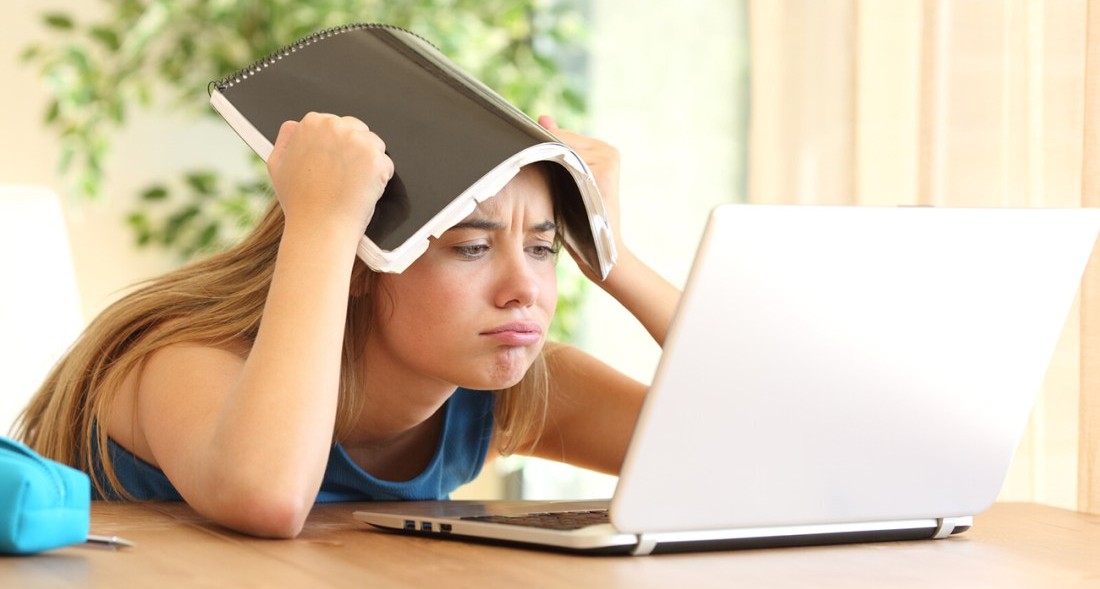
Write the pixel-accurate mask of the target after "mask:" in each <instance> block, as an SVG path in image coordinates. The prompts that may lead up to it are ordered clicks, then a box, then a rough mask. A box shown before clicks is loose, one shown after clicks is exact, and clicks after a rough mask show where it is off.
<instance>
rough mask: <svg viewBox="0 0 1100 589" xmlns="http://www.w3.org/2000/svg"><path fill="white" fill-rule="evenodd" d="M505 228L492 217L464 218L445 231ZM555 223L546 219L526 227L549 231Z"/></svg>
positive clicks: (536, 231)
mask: <svg viewBox="0 0 1100 589" xmlns="http://www.w3.org/2000/svg"><path fill="white" fill-rule="evenodd" d="M504 228H505V225H504V223H501V222H500V221H494V220H492V219H466V220H465V221H461V222H459V223H457V224H455V225H452V226H451V228H450V229H448V230H447V231H453V230H456V229H457V230H461V229H477V230H480V231H501V230H503V229H504ZM557 228H558V226H557V224H555V223H554V222H553V221H551V220H549V219H547V220H545V221H543V222H541V223H535V224H534V225H531V226H530V227H528V228H527V231H528V232H529V233H549V232H551V231H556V230H557Z"/></svg>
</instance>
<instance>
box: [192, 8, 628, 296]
mask: <svg viewBox="0 0 1100 589" xmlns="http://www.w3.org/2000/svg"><path fill="white" fill-rule="evenodd" d="M210 102H211V104H212V105H213V107H214V109H215V110H216V111H217V112H218V113H219V114H220V115H221V116H222V118H224V119H225V120H226V122H228V123H229V125H230V126H231V127H232V128H233V129H234V130H235V131H236V132H237V134H238V135H240V137H241V138H242V139H244V141H245V142H246V143H247V144H248V145H249V147H251V148H252V150H253V151H255V152H256V153H257V154H258V155H259V156H260V157H261V158H263V159H264V160H266V159H267V157H268V156H269V155H270V153H271V149H272V146H273V144H274V142H275V138H276V137H277V135H278V132H279V127H280V126H281V125H282V123H283V122H285V121H288V120H300V119H301V118H302V117H303V116H305V115H306V114H307V113H309V112H311V111H315V112H324V113H332V114H337V115H341V116H348V115H350V116H355V117H357V118H359V119H361V120H363V121H364V122H366V123H367V125H369V126H370V128H371V129H372V130H374V131H375V132H376V133H378V135H379V136H381V137H382V139H383V140H384V141H385V142H386V148H387V149H386V151H387V153H388V154H389V156H390V158H391V159H392V160H393V162H394V168H395V170H394V171H395V173H394V177H393V179H392V180H390V183H389V185H388V186H387V187H386V190H385V192H384V193H383V195H382V198H381V200H380V201H379V202H378V204H377V206H376V210H375V213H374V217H373V218H372V219H371V221H370V224H369V226H368V227H367V230H366V234H365V235H364V236H363V239H362V240H361V241H360V243H359V248H358V254H359V257H360V258H362V259H363V261H365V262H366V263H367V264H368V265H369V266H370V267H371V268H373V269H374V270H377V271H381V272H401V271H402V270H404V269H405V268H407V267H408V265H409V264H411V263H412V262H413V261H414V260H415V259H416V258H417V257H418V256H419V255H420V254H421V253H423V252H424V250H425V249H426V248H427V246H428V240H429V239H430V238H431V237H432V236H439V235H440V234H441V233H443V232H444V231H446V230H447V229H448V228H450V227H451V226H453V225H454V224H456V223H458V222H459V221H461V220H462V219H463V218H465V217H466V216H467V215H469V214H470V213H471V212H473V210H474V207H475V206H476V205H477V203H478V202H481V201H484V200H485V199H487V198H490V197H492V196H493V195H495V194H496V193H497V192H499V191H500V189H501V188H503V187H504V185H505V184H507V183H508V181H509V180H511V179H512V177H513V176H515V175H516V173H517V172H518V171H519V169H520V167H522V166H524V165H527V164H531V163H534V162H539V161H548V162H553V163H555V164H558V165H557V166H553V167H552V169H553V170H554V176H555V177H554V178H553V183H554V192H555V197H556V199H557V200H556V203H555V204H556V205H557V209H558V216H559V220H560V221H561V224H562V225H563V227H562V237H563V239H564V241H565V243H566V244H567V245H569V246H570V247H571V248H572V249H573V250H574V251H576V252H577V253H578V254H579V255H580V257H581V259H582V260H583V261H584V263H585V264H586V265H588V266H589V267H590V268H591V269H592V270H593V271H594V272H595V273H596V274H597V275H599V276H606V275H607V273H608V271H610V269H611V267H612V266H613V264H614V262H615V247H614V241H613V239H612V236H611V229H610V227H609V225H608V221H607V215H606V213H605V211H604V207H603V203H602V201H601V200H600V195H599V191H598V189H597V187H596V183H595V180H594V179H593V177H592V173H591V171H590V170H589V169H588V167H587V166H586V165H585V163H584V161H583V160H582V159H581V158H580V157H579V156H578V155H577V154H576V153H575V152H574V151H572V150H571V149H570V148H569V147H567V146H566V145H565V144H563V143H562V142H561V141H559V140H558V139H557V138H556V137H554V135H552V134H551V133H550V132H549V131H547V130H545V129H543V128H542V127H541V126H539V125H538V124H537V123H536V122H535V121H533V120H531V119H530V118H529V117H527V116H526V115H525V114H524V113H522V112H521V111H519V110H518V109H517V108H515V107H514V106H512V105H511V104H509V103H508V102H507V101H505V100H504V99H503V98H501V97H500V96H499V95H497V94H496V93H495V92H493V91H492V90H491V89H489V88H488V87H487V86H485V85H484V84H482V83H481V82H479V81H478V80H476V79H474V78H473V77H471V76H470V75H468V74H466V73H464V72H463V71H462V70H461V69H460V68H459V67H458V66H456V65H455V64H454V63H452V62H451V61H450V60H449V59H447V57H446V56H444V55H443V54H442V53H441V52H440V51H439V50H437V49H436V48H435V47H434V46H432V44H431V43H429V42H427V41H425V40H424V39H422V38H421V37H419V36H417V35H415V34H413V33H411V32H409V31H406V30H403V29H400V28H397V27H392V26H388V25H377V24H356V25H348V26H343V27H338V28H333V29H326V30H324V31H321V32H318V33H315V34H314V35H311V36H309V37H307V38H305V39H302V40H300V41H298V42H296V43H293V44H291V45H289V46H287V47H285V48H283V49H281V50H279V51H277V52H275V53H273V54H272V55H269V56H267V57H265V58H263V59H261V60H259V61H257V62H255V63H253V64H252V65H250V66H248V67H246V68H244V69H242V70H241V71H239V72H236V73H234V74H232V75H230V76H227V77H225V78H223V79H221V80H219V81H215V82H211V85H210Z"/></svg>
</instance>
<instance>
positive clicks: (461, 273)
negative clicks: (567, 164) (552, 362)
mask: <svg viewBox="0 0 1100 589" xmlns="http://www.w3.org/2000/svg"><path fill="white" fill-rule="evenodd" d="M555 233H556V227H555V225H554V211H553V204H552V200H551V193H550V184H549V181H548V179H547V177H546V175H545V173H544V172H542V171H540V170H538V169H537V168H534V167H531V166H528V167H525V168H523V170H521V171H520V173H519V174H518V175H517V176H516V177H515V178H514V179H513V180H512V181H511V182H510V183H508V185H507V186H505V188H504V189H503V190H502V191H501V192H500V193H498V194H497V195H496V196H494V197H492V198H490V199H487V200H486V201H485V202H483V203H480V204H479V205H478V207H477V209H476V210H475V211H474V212H473V213H472V214H471V215H470V216H469V217H467V218H466V219H465V220H463V221H462V222H461V223H459V224H458V225H456V226H454V227H452V228H451V229H449V230H447V231H446V232H445V233H444V234H443V235H442V236H440V237H439V238H438V239H434V240H432V242H431V244H430V245H429V246H428V250H427V251H426V252H425V253H424V254H423V255H422V256H421V257H420V258H418V259H417V260H416V262H414V263H413V264H412V265H411V266H409V268H408V269H407V270H405V271H404V272H403V273H401V274H386V275H382V276H380V277H379V280H378V282H377V283H376V284H375V287H376V288H378V287H380V291H381V292H380V293H379V296H375V297H374V300H375V301H376V302H375V312H374V320H373V327H372V329H371V331H370V335H369V339H368V342H367V351H368V354H370V361H371V363H372V365H373V366H379V364H378V363H379V362H384V363H386V364H383V365H385V366H388V367H390V368H393V369H396V370H399V371H403V372H404V373H405V374H407V375H410V376H411V375H413V374H415V375H416V376H417V377H419V378H428V379H432V380H438V381H441V382H445V383H447V384H450V385H457V386H462V387H467V388H474V389H485V390H495V389H502V388H506V387H509V386H511V385H514V384H516V383H517V382H519V380H520V379H521V378H522V377H523V375H524V373H526V371H527V369H528V368H529V367H530V366H531V363H532V362H533V361H534V359H535V357H536V356H537V355H538V353H539V352H540V350H541V349H542V346H543V343H544V342H545V338H546V331H547V328H548V327H549V324H550V319H551V318H552V317H553V315H554V308H555V307H556V305H557V276H556V273H555V258H556V256H555V245H554V244H555V242H554V237H555Z"/></svg>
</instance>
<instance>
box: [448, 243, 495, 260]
mask: <svg viewBox="0 0 1100 589" xmlns="http://www.w3.org/2000/svg"><path fill="white" fill-rule="evenodd" d="M454 250H455V252H457V253H458V254H459V255H460V256H462V257H464V258H468V259H471V260H472V259H475V258H479V257H481V256H482V255H484V254H485V252H487V251H489V246H488V245H487V244H484V243H475V244H471V245H456V246H455V247H454Z"/></svg>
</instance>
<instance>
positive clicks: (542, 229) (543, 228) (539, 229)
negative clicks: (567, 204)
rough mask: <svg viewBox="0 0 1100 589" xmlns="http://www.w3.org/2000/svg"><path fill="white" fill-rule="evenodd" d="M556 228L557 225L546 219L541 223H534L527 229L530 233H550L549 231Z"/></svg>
mask: <svg viewBox="0 0 1100 589" xmlns="http://www.w3.org/2000/svg"><path fill="white" fill-rule="evenodd" d="M557 229H558V225H557V224H556V223H554V222H553V221H551V220H550V219H547V220H545V221H543V222H542V223H535V224H534V225H532V226H531V227H530V228H528V229H527V231H529V232H531V233H550V232H551V231H557Z"/></svg>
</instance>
